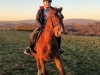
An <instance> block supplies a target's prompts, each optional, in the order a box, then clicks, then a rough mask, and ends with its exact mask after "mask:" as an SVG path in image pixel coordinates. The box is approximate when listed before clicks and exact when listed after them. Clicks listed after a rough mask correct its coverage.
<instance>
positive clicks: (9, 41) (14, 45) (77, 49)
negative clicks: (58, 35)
mask: <svg viewBox="0 0 100 75" xmlns="http://www.w3.org/2000/svg"><path fill="white" fill-rule="evenodd" d="M30 33H31V32H26V31H0V75H36V72H37V69H36V62H35V59H34V58H33V57H32V56H27V55H24V53H23V51H24V49H25V47H27V46H28V37H29V35H30ZM62 47H64V49H65V54H63V55H61V59H62V62H63V67H64V69H65V71H66V74H67V75H100V37H96V36H74V35H63V36H62ZM47 69H48V71H49V75H59V74H58V73H59V72H58V70H57V68H56V66H55V64H54V62H53V61H52V60H51V61H50V62H48V63H47Z"/></svg>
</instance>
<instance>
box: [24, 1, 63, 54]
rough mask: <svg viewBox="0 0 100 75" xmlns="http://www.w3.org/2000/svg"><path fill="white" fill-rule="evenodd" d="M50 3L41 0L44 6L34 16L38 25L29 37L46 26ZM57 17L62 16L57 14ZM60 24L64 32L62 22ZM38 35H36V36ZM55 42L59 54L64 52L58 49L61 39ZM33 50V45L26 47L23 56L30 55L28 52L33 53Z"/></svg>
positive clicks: (57, 38) (58, 38)
mask: <svg viewBox="0 0 100 75" xmlns="http://www.w3.org/2000/svg"><path fill="white" fill-rule="evenodd" d="M51 2H52V0H43V4H44V6H40V9H39V10H38V12H37V15H36V21H37V24H38V25H39V27H38V28H36V29H35V30H34V31H33V34H32V35H31V36H33V37H34V35H36V34H37V31H40V30H41V29H44V27H45V25H46V19H47V16H48V13H49V7H50V6H51ZM58 15H60V16H62V18H64V17H63V15H62V14H61V13H59V14H58ZM62 20H63V19H62ZM61 24H62V28H63V31H64V24H63V21H61ZM37 35H38V34H37ZM35 39H36V37H35V38H34V40H33V39H32V40H33V41H35ZM56 40H57V42H58V46H59V49H60V52H61V54H62V53H63V52H64V51H63V50H62V48H61V47H60V44H61V37H56ZM33 49H34V44H30V47H27V48H26V49H25V51H24V53H25V54H27V55H30V51H31V50H32V51H33V52H34V53H36V52H35V50H33Z"/></svg>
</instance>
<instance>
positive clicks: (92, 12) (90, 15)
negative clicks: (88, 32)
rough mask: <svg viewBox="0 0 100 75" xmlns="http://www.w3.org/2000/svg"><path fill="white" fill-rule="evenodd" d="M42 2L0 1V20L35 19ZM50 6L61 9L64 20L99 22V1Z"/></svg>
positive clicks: (65, 0) (70, 0) (64, 0)
mask: <svg viewBox="0 0 100 75" xmlns="http://www.w3.org/2000/svg"><path fill="white" fill-rule="evenodd" d="M41 5H43V2H42V0H0V20H1V21H5V20H26V19H35V17H36V13H37V10H38V9H39V6H41ZM52 6H55V7H63V12H62V13H63V15H64V16H65V18H64V19H72V18H83V19H95V20H100V0H53V2H52Z"/></svg>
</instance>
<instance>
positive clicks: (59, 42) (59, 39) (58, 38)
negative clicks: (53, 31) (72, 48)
mask: <svg viewBox="0 0 100 75" xmlns="http://www.w3.org/2000/svg"><path fill="white" fill-rule="evenodd" d="M56 40H57V43H58V47H59V50H60V53H61V54H63V53H64V50H63V48H61V37H56Z"/></svg>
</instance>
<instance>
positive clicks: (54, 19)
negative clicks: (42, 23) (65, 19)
mask: <svg viewBox="0 0 100 75" xmlns="http://www.w3.org/2000/svg"><path fill="white" fill-rule="evenodd" d="M58 12H59V10H57V9H53V8H52V7H51V8H50V13H49V17H48V18H50V19H49V20H50V21H51V25H52V28H53V32H54V34H55V36H56V37H60V36H61V33H62V25H61V22H60V21H61V20H60V19H61V18H60V17H59V15H58Z"/></svg>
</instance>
